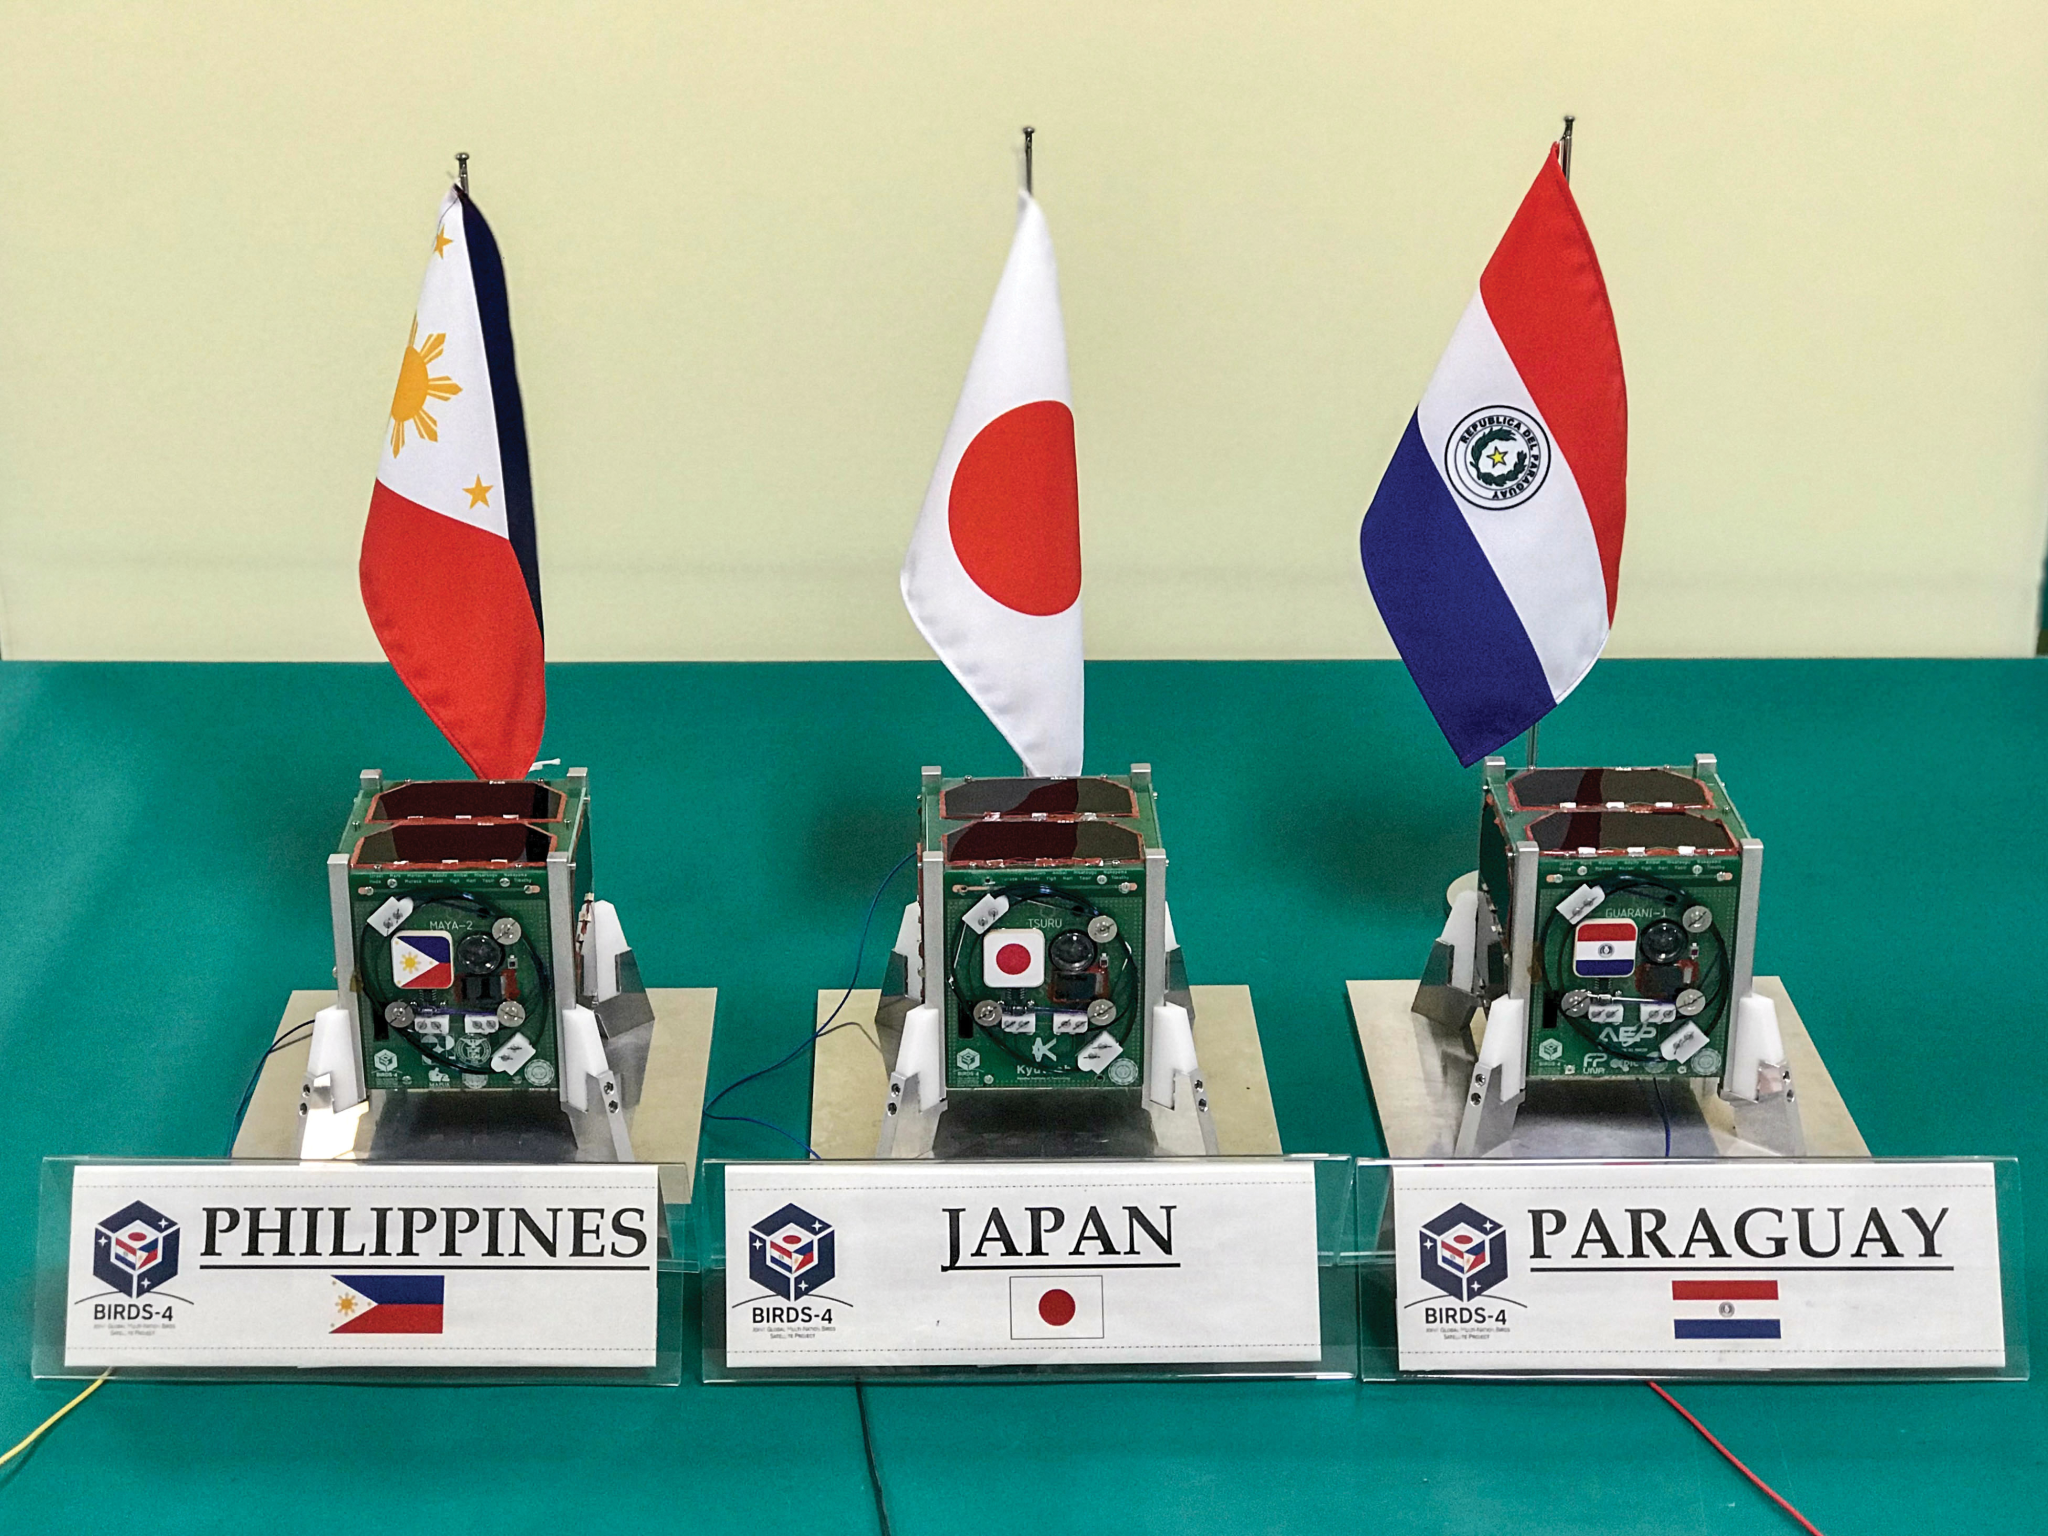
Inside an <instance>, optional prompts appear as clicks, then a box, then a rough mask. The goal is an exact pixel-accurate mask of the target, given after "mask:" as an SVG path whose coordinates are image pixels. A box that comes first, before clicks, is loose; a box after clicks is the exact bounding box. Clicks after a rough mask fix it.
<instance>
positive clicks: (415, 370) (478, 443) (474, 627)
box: [360, 187, 547, 779]
mask: <svg viewBox="0 0 2048 1536" xmlns="http://www.w3.org/2000/svg"><path fill="white" fill-rule="evenodd" d="M360 575H361V579H362V588H363V607H364V608H365V609H367V610H368V612H369V615H370V624H371V626H372V627H373V628H374V629H375V630H376V631H377V638H378V640H379V641H380V642H382V644H383V646H384V654H385V655H386V656H388V657H389V658H390V659H391V665H392V666H393V667H394V668H395V669H397V672H398V675H399V677H400V678H401V679H403V680H404V682H405V686H406V687H407V688H409V689H411V690H412V696H413V697H414V698H415V699H417V700H419V703H420V708H422V709H424V710H425V711H426V712H427V714H428V715H429V717H431V718H432V720H433V722H434V724H436V725H437V726H439V727H440V728H441V734H442V735H444V736H446V737H447V738H448V742H449V745H450V746H452V747H454V748H455V750H456V751H457V752H459V753H461V754H462V759H463V761H464V762H466V763H468V764H469V766H470V769H471V771H473V772H474V773H475V774H476V775H477V776H478V777H479V778H485V779H520V778H524V777H525V776H526V774H527V772H528V771H529V770H530V769H531V767H532V765H533V760H534V758H535V756H536V755H537V754H538V753H539V751H540V737H541V727H542V725H543V724H544V723H545V721H546V718H547V682H546V677H545V673H544V669H543V665H542V661H543V656H542V644H541V620H540V564H539V560H538V557H537V555H536V551H535V547H534V531H533V490H532V484H531V481H530V480H529V478H528V475H527V466H526V422H525V417H524V415H523V414H522V413H521V410H520V405H519V380H518V376H517V375H516V374H515V372H514V371H513V366H512V322H511V315H510V311H509V309H508V308H507V305H506V300H505V268H504V263H503V262H501V261H500V260H499V257H498V245H497V242H496V241H495V240H493V239H492V238H491V231H490V226H489V225H487V224H485V223H484V218H483V215H482V214H481V213H479V212H478V211H477V208H476V205H475V204H474V203H472V202H470V200H469V199H468V198H467V197H465V196H464V195H463V193H462V191H461V189H460V188H456V187H451V188H450V189H449V191H448V196H447V198H446V199H445V200H444V201H443V202H442V204H441V220H440V224H439V226H438V227H437V228H436V229H435V231H434V248H433V250H432V252H431V253H430V254H429V255H428V257H427V277H426V281H425V282H424V283H422V284H421V285H420V302H419V309H418V311H417V312H416V313H415V314H414V316H413V322H412V331H411V334H410V335H409V336H407V338H406V342H405V357H404V359H403V361H401V362H400V364H399V367H398V388H397V390H396V391H395V392H394V393H393V394H392V397H391V420H390V422H389V423H388V430H387V431H386V433H385V438H384V458H383V462H382V463H381V464H380V465H379V466H378V469H377V486H376V489H375V490H374V491H373V492H372V493H371V496H370V517H369V521H368V523H367V525H366V526H365V527H364V529H363V554H362V562H361V566H360Z"/></svg>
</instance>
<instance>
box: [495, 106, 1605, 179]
mask: <svg viewBox="0 0 2048 1536" xmlns="http://www.w3.org/2000/svg"><path fill="white" fill-rule="evenodd" d="M1565 121H1566V122H1567V123H1569V122H1570V121H1571V119H1570V118H1566V119H1565ZM1565 135H1566V142H1567V143H1569V142H1570V135H1571V130H1570V129H1569V128H1567V129H1566V130H1565ZM455 180H456V183H457V184H458V185H459V186H460V187H461V188H462V195H463V196H464V197H467V196H469V151H468V150H466V149H458V150H457V151H455Z"/></svg>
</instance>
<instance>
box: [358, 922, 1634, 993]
mask: <svg viewBox="0 0 2048 1536" xmlns="http://www.w3.org/2000/svg"><path fill="white" fill-rule="evenodd" d="M1630 932H1631V933H1633V932H1634V929H1633V928H1631V929H1630ZM391 979H392V980H393V981H395V982H397V983H398V984H399V985H400V986H401V987H452V986H454V985H455V940H454V939H453V938H451V937H450V936H449V935H448V934H445V933H435V932H434V931H432V930H431V929H413V930H410V931H408V932H405V933H395V934H393V935H392V936H391Z"/></svg>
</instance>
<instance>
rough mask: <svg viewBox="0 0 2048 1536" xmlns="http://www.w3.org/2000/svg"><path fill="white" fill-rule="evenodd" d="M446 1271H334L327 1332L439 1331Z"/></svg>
mask: <svg viewBox="0 0 2048 1536" xmlns="http://www.w3.org/2000/svg"><path fill="white" fill-rule="evenodd" d="M446 1286H447V1276H445V1275H336V1276H335V1277H334V1287H335V1294H334V1315H335V1319H336V1321H335V1324H334V1326H333V1327H332V1328H331V1329H329V1330H328V1331H329V1332H330V1333H439V1332H440V1331H441V1311H442V1295H443V1292H444V1291H445V1289H446Z"/></svg>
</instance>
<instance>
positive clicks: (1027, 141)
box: [1024, 123, 1038, 197]
mask: <svg viewBox="0 0 2048 1536" xmlns="http://www.w3.org/2000/svg"><path fill="white" fill-rule="evenodd" d="M1036 132H1038V130H1037V129H1036V128H1034V127H1032V126H1031V125H1030V124H1029V123H1026V124H1025V125H1024V195H1025V196H1026V197H1029V196H1031V135H1033V134H1034V133H1036Z"/></svg>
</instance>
